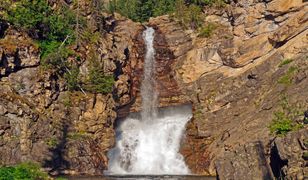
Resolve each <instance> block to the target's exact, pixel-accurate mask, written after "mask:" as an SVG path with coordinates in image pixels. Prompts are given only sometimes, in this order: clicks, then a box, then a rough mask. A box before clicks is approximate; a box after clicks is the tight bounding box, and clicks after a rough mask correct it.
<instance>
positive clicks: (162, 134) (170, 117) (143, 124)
mask: <svg viewBox="0 0 308 180" xmlns="http://www.w3.org/2000/svg"><path fill="white" fill-rule="evenodd" d="M154 34H155V31H154V29H153V28H147V29H146V30H145V31H144V33H143V38H144V41H145V44H146V56H145V60H144V77H143V80H142V85H141V98H142V111H141V115H136V114H135V115H134V114H131V115H130V116H129V117H127V118H126V119H125V120H123V121H122V123H121V124H120V125H119V126H118V128H117V130H116V131H117V132H116V134H117V138H116V140H117V143H116V146H115V148H113V149H112V150H111V151H110V152H109V153H108V157H109V160H110V161H109V167H108V170H107V171H106V172H105V173H106V174H116V175H125V174H134V175H140V174H147V175H149V174H151V175H161V174H168V175H180V174H189V169H188V168H187V166H186V164H185V162H184V160H183V157H182V155H181V154H180V153H179V149H180V142H181V137H182V134H183V132H184V130H185V124H186V123H187V122H188V121H189V119H190V118H191V116H192V112H191V107H190V106H181V107H169V108H165V109H162V110H158V109H157V97H158V94H157V92H156V90H155V49H154V47H153V40H154Z"/></svg>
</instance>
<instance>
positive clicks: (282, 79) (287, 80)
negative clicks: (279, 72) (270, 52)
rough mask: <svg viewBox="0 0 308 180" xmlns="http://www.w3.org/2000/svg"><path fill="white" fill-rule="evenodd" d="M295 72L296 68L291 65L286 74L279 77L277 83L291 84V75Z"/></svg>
mask: <svg viewBox="0 0 308 180" xmlns="http://www.w3.org/2000/svg"><path fill="white" fill-rule="evenodd" d="M296 72H298V68H297V67H294V66H291V67H290V68H289V69H288V71H287V72H286V74H285V75H283V76H282V77H280V78H279V79H278V81H277V82H278V83H279V84H284V85H291V84H292V82H293V76H294V74H295V73H296Z"/></svg>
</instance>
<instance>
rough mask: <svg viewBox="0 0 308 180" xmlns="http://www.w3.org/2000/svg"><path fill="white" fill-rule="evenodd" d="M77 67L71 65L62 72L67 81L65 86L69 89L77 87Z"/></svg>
mask: <svg viewBox="0 0 308 180" xmlns="http://www.w3.org/2000/svg"><path fill="white" fill-rule="evenodd" d="M78 76H79V68H78V67H76V66H73V67H72V68H70V70H69V71H67V72H66V73H65V74H64V78H65V80H66V82H67V87H68V89H69V90H70V91H74V90H78V89H79V83H80V82H79V79H78Z"/></svg>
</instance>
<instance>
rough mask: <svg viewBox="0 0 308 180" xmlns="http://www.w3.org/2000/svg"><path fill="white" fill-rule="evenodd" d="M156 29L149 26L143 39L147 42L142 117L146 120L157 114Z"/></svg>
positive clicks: (142, 89)
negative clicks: (154, 43)
mask: <svg viewBox="0 0 308 180" xmlns="http://www.w3.org/2000/svg"><path fill="white" fill-rule="evenodd" d="M154 33H155V31H154V29H153V28H147V29H146V30H145V31H144V32H143V39H144V42H145V44H146V54H145V59H144V68H143V69H144V77H143V81H142V84H141V98H142V112H141V118H142V120H144V121H151V120H153V119H155V118H156V116H157V108H156V107H157V96H158V95H157V93H156V91H155V49H154V47H153V41H154Z"/></svg>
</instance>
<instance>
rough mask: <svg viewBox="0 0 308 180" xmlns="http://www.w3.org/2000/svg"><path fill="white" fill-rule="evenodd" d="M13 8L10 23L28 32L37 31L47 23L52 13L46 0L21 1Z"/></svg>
mask: <svg viewBox="0 0 308 180" xmlns="http://www.w3.org/2000/svg"><path fill="white" fill-rule="evenodd" d="M11 7H12V8H11V9H10V10H9V12H8V17H7V19H8V21H9V22H11V23H12V24H14V25H15V26H16V27H18V28H22V29H24V30H26V31H29V30H35V28H36V27H39V26H40V25H41V24H43V23H47V22H46V21H47V20H46V17H47V16H48V15H50V13H51V8H50V7H49V6H48V3H47V1H45V0H32V1H29V0H21V1H19V2H17V3H16V4H15V6H13V5H12V6H11Z"/></svg>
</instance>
